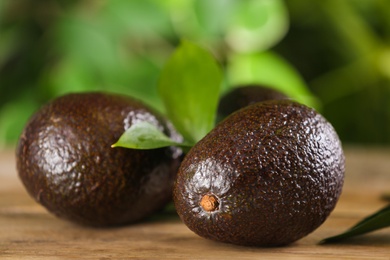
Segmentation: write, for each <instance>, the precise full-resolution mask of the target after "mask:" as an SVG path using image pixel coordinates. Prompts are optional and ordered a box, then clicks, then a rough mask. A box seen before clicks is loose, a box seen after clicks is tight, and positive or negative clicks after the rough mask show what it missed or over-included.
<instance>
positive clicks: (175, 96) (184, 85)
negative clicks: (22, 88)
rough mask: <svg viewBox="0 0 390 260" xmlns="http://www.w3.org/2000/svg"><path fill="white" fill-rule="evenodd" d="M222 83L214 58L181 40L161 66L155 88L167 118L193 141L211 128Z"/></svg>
mask: <svg viewBox="0 0 390 260" xmlns="http://www.w3.org/2000/svg"><path fill="white" fill-rule="evenodd" d="M221 84H222V72H221V69H220V67H219V65H218V64H217V62H216V60H215V58H214V57H213V56H212V55H211V54H210V53H209V52H208V51H206V50H204V49H203V48H201V47H199V46H197V45H195V44H193V43H191V42H188V41H182V42H181V44H180V46H179V47H178V48H177V49H176V51H175V52H174V53H173V55H172V56H171V58H170V59H169V60H168V62H167V64H166V65H165V67H164V68H163V70H162V74H161V77H160V80H159V84H158V88H159V92H160V94H161V97H162V99H163V103H164V105H165V108H166V111H167V115H168V117H169V119H170V120H171V121H172V123H173V124H174V125H175V127H176V129H177V130H178V131H179V132H180V133H181V134H182V135H183V136H184V138H185V140H189V141H191V142H193V143H195V142H197V141H199V140H200V139H201V138H202V137H203V136H205V135H206V134H207V133H208V132H209V131H210V130H211V129H212V128H213V127H214V122H215V115H216V110H217V105H218V97H219V94H220V86H221Z"/></svg>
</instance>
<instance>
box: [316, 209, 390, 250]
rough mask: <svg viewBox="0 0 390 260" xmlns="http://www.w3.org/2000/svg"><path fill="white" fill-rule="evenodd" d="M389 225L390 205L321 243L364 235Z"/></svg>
mask: <svg viewBox="0 0 390 260" xmlns="http://www.w3.org/2000/svg"><path fill="white" fill-rule="evenodd" d="M389 226H390V205H388V206H387V207H385V208H383V209H381V210H379V211H378V212H376V213H374V214H373V215H371V216H369V217H367V218H365V219H363V220H362V221H360V222H359V223H357V224H356V225H355V226H353V227H352V228H350V229H349V230H347V231H346V232H344V233H342V234H340V235H337V236H333V237H328V238H326V239H324V240H322V241H321V242H320V243H321V244H325V243H334V242H338V241H341V240H344V239H347V238H350V237H354V236H358V235H363V234H366V233H368V232H372V231H375V230H378V229H381V228H385V227H389Z"/></svg>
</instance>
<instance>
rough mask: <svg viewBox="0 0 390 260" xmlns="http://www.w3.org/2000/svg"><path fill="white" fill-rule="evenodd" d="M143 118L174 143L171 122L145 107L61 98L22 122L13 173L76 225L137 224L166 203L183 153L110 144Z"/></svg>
mask: <svg viewBox="0 0 390 260" xmlns="http://www.w3.org/2000/svg"><path fill="white" fill-rule="evenodd" d="M144 120H146V121H148V122H150V123H152V124H154V125H156V126H158V127H159V128H160V129H163V130H164V132H165V133H166V134H167V135H168V136H171V137H172V138H173V139H175V140H178V141H179V140H180V138H181V137H180V136H179V135H178V134H177V133H176V132H175V130H174V129H173V128H172V126H171V125H170V124H169V123H168V122H166V120H165V119H164V118H163V117H161V116H159V115H158V114H157V113H156V112H154V111H152V110H150V109H149V108H147V107H146V106H145V105H144V104H142V103H140V102H138V101H136V100H134V99H132V98H130V97H125V96H120V95H114V94H108V93H99V92H92V93H78V94H68V95H65V96H62V97H59V98H57V99H55V100H54V101H52V102H51V103H49V104H48V105H46V106H44V107H43V108H42V109H41V110H39V111H38V112H37V113H36V114H35V115H34V116H33V117H32V118H31V119H30V121H29V122H28V123H27V125H26V127H25V129H24V131H23V133H22V135H21V138H20V140H19V144H18V146H17V150H16V158H17V170H18V173H19V176H20V179H21V180H22V182H23V184H24V186H25V187H26V189H27V191H28V192H29V194H30V195H31V196H32V197H33V198H35V200H36V201H38V202H39V203H41V204H42V205H43V206H45V207H46V208H47V209H48V210H49V211H50V212H52V213H54V214H55V215H57V216H59V217H61V218H65V219H68V220H71V221H74V222H77V223H80V224H85V225H91V226H115V225H123V224H128V223H132V222H135V221H138V220H140V219H142V218H144V217H146V216H148V215H149V214H151V213H153V212H155V211H157V210H159V209H161V208H162V207H164V205H165V204H166V203H167V202H168V201H170V199H171V194H172V190H171V189H172V186H173V181H174V178H175V175H176V171H177V169H178V166H179V164H180V155H181V151H180V150H178V149H175V148H161V149H154V150H133V149H125V148H111V145H112V144H113V143H115V142H116V141H117V140H118V138H119V137H120V136H121V134H122V133H123V132H124V130H125V129H127V128H129V127H130V126H131V125H132V124H134V123H136V122H138V121H144Z"/></svg>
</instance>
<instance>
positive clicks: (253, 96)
mask: <svg viewBox="0 0 390 260" xmlns="http://www.w3.org/2000/svg"><path fill="white" fill-rule="evenodd" d="M274 99H288V97H287V96H286V95H285V94H283V93H282V92H280V91H278V90H276V89H273V88H270V87H267V86H264V85H259V84H249V85H240V86H236V87H234V88H233V89H232V90H230V91H229V92H227V93H226V94H224V95H223V96H222V97H221V99H220V101H219V105H218V118H219V119H220V120H222V119H224V118H225V117H227V116H228V115H230V114H231V113H233V112H235V111H237V110H239V109H241V108H244V107H246V106H249V105H252V104H255V103H258V102H263V101H266V100H274Z"/></svg>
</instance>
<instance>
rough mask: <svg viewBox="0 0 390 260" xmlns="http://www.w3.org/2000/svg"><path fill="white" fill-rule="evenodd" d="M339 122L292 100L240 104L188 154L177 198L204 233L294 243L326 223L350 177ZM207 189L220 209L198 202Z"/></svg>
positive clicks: (189, 221) (242, 241) (236, 240)
mask: <svg viewBox="0 0 390 260" xmlns="http://www.w3.org/2000/svg"><path fill="white" fill-rule="evenodd" d="M344 172H345V168H344V154H343V151H342V147H341V143H340V140H339V138H338V136H337V134H336V132H335V131H334V129H333V127H332V126H331V125H330V124H329V123H328V122H327V121H326V120H325V119H324V118H323V117H322V116H321V115H319V114H318V113H316V112H315V111H314V110H312V109H310V108H308V107H306V106H303V105H300V104H298V103H295V102H292V101H289V100H279V101H265V102H262V103H258V104H254V105H251V106H248V107H246V108H244V109H241V110H239V111H237V112H235V113H233V114H232V115H231V116H229V117H228V118H227V119H226V120H224V121H223V122H221V123H220V124H218V125H217V126H216V127H215V129H214V130H212V131H211V132H210V133H209V134H208V135H207V136H205V137H204V138H203V139H202V140H201V141H200V142H199V143H198V144H197V145H195V146H194V147H193V148H192V149H191V150H190V151H189V153H188V154H187V155H186V157H185V158H184V161H183V162H182V164H181V166H180V168H179V172H178V176H177V179H176V183H175V186H174V201H175V205H176V209H177V212H178V214H179V216H180V217H181V219H182V220H183V222H184V223H185V224H186V225H187V226H188V227H189V228H190V229H191V230H192V231H194V232H195V233H197V234H198V235H200V236H202V237H205V238H209V239H212V240H216V241H221V242H227V243H233V244H238V245H246V246H282V245H286V244H290V243H292V242H294V241H296V240H298V239H300V238H302V237H304V236H306V235H307V234H309V233H310V232H312V231H313V230H315V229H316V228H317V227H318V226H320V225H321V224H322V223H323V222H324V221H325V219H326V218H327V217H328V215H329V214H330V213H331V211H332V210H333V209H334V207H335V205H336V202H337V200H338V198H339V196H340V193H341V190H342V186H343V180H344ZM205 194H213V195H214V196H215V197H217V198H218V200H219V205H218V208H217V210H215V211H212V212H208V211H205V210H204V209H203V208H202V207H201V206H200V201H201V199H202V197H203V195H205Z"/></svg>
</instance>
